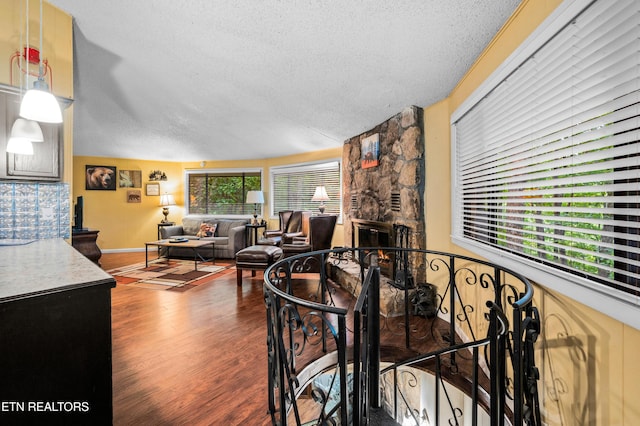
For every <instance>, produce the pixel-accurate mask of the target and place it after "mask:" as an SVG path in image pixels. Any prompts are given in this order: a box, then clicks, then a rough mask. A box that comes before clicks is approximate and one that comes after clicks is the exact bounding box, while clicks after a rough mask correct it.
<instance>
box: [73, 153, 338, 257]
mask: <svg viewBox="0 0 640 426" xmlns="http://www.w3.org/2000/svg"><path fill="white" fill-rule="evenodd" d="M341 156H342V147H338V148H335V149H327V150H322V151H316V152H313V153H306V154H299V155H291V156H287V157H276V158H269V159H262V160H241V161H240V160H238V161H218V160H208V161H205V165H204V168H205V169H243V168H244V169H255V168H262V169H263V174H262V177H263V181H262V187H263V189H264V190H265V201H266V202H267V204H265V205H264V206H263V207H264V212H268V211H269V210H270V206H269V204H268V201H269V194H268V192H267V191H268V189H269V188H270V182H269V177H270V176H269V168H270V167H273V166H282V165H287V164H296V163H305V162H311V161H319V160H329V159H334V158H341ZM73 164H74V167H73V188H74V189H73V197H74V200H75V199H76V197H77V196H79V195H82V196H83V198H84V210H85V212H84V223H83V225H84V226H85V227H89V228H93V229H98V230H99V231H100V233H99V234H98V246H99V247H100V248H101V249H102V250H103V251H118V250H122V251H127V250H135V249H141V248H144V243H145V241H152V240H156V239H157V224H158V222H160V220H161V219H162V218H163V216H162V213H161V211H162V209H161V207H159V206H158V202H159V197H157V196H147V195H145V188H144V184H145V183H148V182H149V179H148V175H149V173H150V172H151V171H152V170H162V171H163V172H165V173H166V175H167V178H168V179H167V181H166V182H160V186H161V188H160V192H161V193H164V192H167V193H170V194H173V195H174V197H175V199H176V202H177V203H178V204H179V205H177V206H173V207H171V208H170V213H169V220H171V221H174V222H177V223H181V221H182V217H183V216H184V214H185V207H184V195H185V189H184V171H185V170H190V169H195V170H201V169H202V166H201V165H200V162H199V161H198V162H169V161H146V160H133V159H121V158H105V157H85V156H82V157H81V156H76V157H73ZM87 165H94V166H95V165H103V166H115V167H116V168H117V170H140V171H141V172H142V186H143V187H142V188H140V189H141V192H142V202H141V203H128V202H127V190H128V189H130V188H117V185H116V190H115V191H95V190H93V191H87V190H85V166H87ZM266 219H267V220H268V227H267V228H268V229H275V228H277V227H278V220H277V219H276V218H266ZM333 245H334V246H336V245H343V232H342V225H341V224H340V225H337V226H336V230H335V232H334V239H333Z"/></svg>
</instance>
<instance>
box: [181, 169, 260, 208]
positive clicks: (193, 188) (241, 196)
mask: <svg viewBox="0 0 640 426" xmlns="http://www.w3.org/2000/svg"><path fill="white" fill-rule="evenodd" d="M261 176H262V174H261V172H260V171H259V170H258V171H228V170H220V171H215V170H214V171H187V183H188V188H189V194H188V196H189V200H188V206H189V213H192V214H193V213H201V214H214V215H225V216H230V215H249V214H253V211H254V205H253V204H245V200H246V195H247V191H254V190H261V189H262V178H261Z"/></svg>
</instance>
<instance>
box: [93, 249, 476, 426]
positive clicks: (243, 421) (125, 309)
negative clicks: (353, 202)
mask: <svg viewBox="0 0 640 426" xmlns="http://www.w3.org/2000/svg"><path fill="white" fill-rule="evenodd" d="M141 261H144V252H142V253H125V254H104V255H103V256H102V258H101V263H102V267H103V269H104V270H109V269H113V268H116V267H118V266H124V265H129V264H132V263H137V262H141ZM231 263H232V261H225V260H217V261H216V264H227V265H228V264H231ZM243 278H244V279H243V286H242V287H241V288H240V287H238V286H237V285H236V271H235V269H230V270H227V271H225V272H224V273H223V274H222V275H218V276H217V277H216V278H215V280H214V281H213V282H212V283H209V284H203V285H200V286H197V287H195V288H193V289H191V290H188V291H186V292H184V293H180V292H172V291H159V290H152V289H144V288H134V287H128V286H123V285H119V286H117V287H116V288H115V289H113V291H112V324H113V326H112V330H113V406H114V424H115V425H225V426H235V425H250V426H261V425H270V424H271V421H270V417H269V415H268V413H267V396H268V393H267V355H266V325H265V324H266V312H265V306H264V301H263V293H262V280H263V278H262V274H261V273H258V274H257V277H255V278H252V277H251V274H250V273H249V272H245V273H244V276H243ZM342 293H344V294H340V292H337V293H336V294H334V297H336V298H337V299H336V302H337V303H338V304H339V305H342V306H346V305H348V304H350V303H353V299H352V298H351V297H350V296H348V295H346V293H345V292H342ZM385 321H386V324H385V326H384V327H383V330H381V340H382V344H383V351H382V352H383V358H385V359H386V360H388V361H391V360H392V359H394V358H397V356H399V355H401V354H402V355H404V356H405V357H406V356H409V355H415V352H413V351H410V352H411V353H408V352H406V350H405V348H402V347H398V343H399V342H402V337H401V336H402V335H403V332H402V330H403V325H402V324H401V323H397V324H396V322H397V321H396V320H395V319H387V320H385ZM414 321H415V323H413V322H414ZM432 321H433V320H425V319H420V318H415V317H414V319H413V320H412V325H411V328H412V329H414V330H419V331H420V330H423V331H424V332H420V333H418V334H421V335H424V336H427V335H430V336H433V335H440V334H441V333H444V332H446V330H447V327H446V324H441V323H440V322H439V321H437V322H436V323H433V322H432ZM433 326H435V327H433ZM429 330H430V331H429ZM434 332H435V333H434ZM442 345H443V341H442V339H439V338H438V339H435V340H434V339H433V338H429V337H427V338H426V339H425V338H422V339H419V340H418V341H416V342H415V346H414V349H418V348H419V350H420V352H421V353H425V352H428V351H431V350H434V349H436V348H437V347H442ZM390 346H393V349H391V350H390ZM412 346H413V345H412ZM405 352H406V353H405ZM467 377H469V376H467ZM457 379H458V380H460V379H463V377H462V376H460V375H458V377H457Z"/></svg>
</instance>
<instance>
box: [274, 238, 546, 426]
mask: <svg viewBox="0 0 640 426" xmlns="http://www.w3.org/2000/svg"><path fill="white" fill-rule="evenodd" d="M389 253H391V254H392V256H389V255H388V254H389ZM388 258H392V259H393V261H394V262H395V266H394V268H393V271H394V276H392V277H386V276H382V275H380V268H379V266H378V262H380V261H384V259H388ZM264 295H265V303H266V307H267V331H268V339H267V347H268V364H269V365H268V367H269V369H268V371H269V397H268V401H269V413H270V415H271V419H272V423H273V424H274V425H282V426H285V425H311V424H314V425H315V424H317V425H325V424H327V425H332V424H340V425H347V424H349V425H351V424H353V425H366V424H371V423H370V419H371V418H372V417H379V416H381V415H382V416H387V417H388V419H389V422H391V423H389V424H398V423H396V422H401V423H402V424H416V425H425V424H447V422H448V423H449V424H451V425H458V424H462V422H463V420H462V419H463V418H464V417H466V416H469V418H470V419H471V422H470V424H474V425H475V424H479V422H480V421H479V420H478V418H479V417H481V416H485V417H487V416H488V418H490V421H491V424H492V425H503V424H505V422H506V423H509V424H513V425H523V424H527V425H540V424H541V422H540V410H539V405H538V400H537V379H538V371H537V368H536V366H535V360H534V357H533V354H534V349H533V345H534V343H535V341H536V338H537V336H538V334H539V332H540V320H539V316H538V314H537V310H536V308H535V307H534V306H533V305H532V297H533V288H532V286H531V284H530V283H529V282H528V281H527V279H526V278H524V277H522V276H520V275H519V274H517V273H515V272H513V271H510V270H507V269H505V268H502V267H500V266H498V265H494V264H491V263H489V262H485V261H482V260H478V259H473V258H470V257H466V256H460V255H456V254H450V253H442V252H436V251H430V250H413V249H392V248H383V249H379V248H361V249H350V248H341V249H333V250H325V251H318V252H313V253H309V254H304V255H298V256H293V257H288V258H285V259H283V260H281V261H279V262H278V263H276V264H274V265H273V266H271V267H270V268H269V269H268V270H267V271H266V274H265V284H264ZM507 315H510V320H508V319H507ZM479 336H481V337H479ZM454 392H455V393H457V394H458V395H463V396H464V398H467V399H468V400H469V401H470V403H464V404H463V403H461V402H460V397H454V396H452V393H454ZM429 398H430V399H429ZM425 401H426V402H425ZM465 407H471V408H466V412H465ZM434 422H435V423H434Z"/></svg>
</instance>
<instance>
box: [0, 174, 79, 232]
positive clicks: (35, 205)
mask: <svg viewBox="0 0 640 426" xmlns="http://www.w3.org/2000/svg"><path fill="white" fill-rule="evenodd" d="M70 215H71V206H70V202H69V184H66V183H27V182H0V239H39V240H41V239H47V238H69V237H70V235H71V220H70V218H71V216H70Z"/></svg>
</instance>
